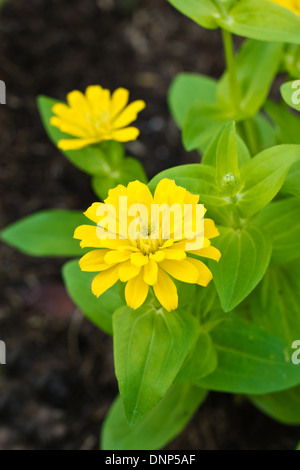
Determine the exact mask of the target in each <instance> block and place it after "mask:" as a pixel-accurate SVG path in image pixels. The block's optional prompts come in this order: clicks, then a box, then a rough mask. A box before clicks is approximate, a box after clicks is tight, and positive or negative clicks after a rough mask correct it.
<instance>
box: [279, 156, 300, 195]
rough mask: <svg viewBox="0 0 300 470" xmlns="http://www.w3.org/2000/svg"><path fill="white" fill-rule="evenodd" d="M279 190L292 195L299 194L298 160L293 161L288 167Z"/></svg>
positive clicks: (299, 172)
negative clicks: (290, 166)
mask: <svg viewBox="0 0 300 470" xmlns="http://www.w3.org/2000/svg"><path fill="white" fill-rule="evenodd" d="M281 192H282V193H285V194H291V195H292V196H300V162H297V163H294V165H293V166H292V168H290V170H289V172H288V174H287V177H286V180H285V182H284V183H283V186H282V188H281Z"/></svg>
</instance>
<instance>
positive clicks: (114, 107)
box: [109, 88, 129, 119]
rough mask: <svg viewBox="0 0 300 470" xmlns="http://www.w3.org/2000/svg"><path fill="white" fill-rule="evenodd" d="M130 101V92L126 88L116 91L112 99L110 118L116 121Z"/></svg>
mask: <svg viewBox="0 0 300 470" xmlns="http://www.w3.org/2000/svg"><path fill="white" fill-rule="evenodd" d="M128 99H129V91H128V90H126V89H125V88H118V89H117V90H116V91H114V93H113V95H112V98H111V105H110V113H109V114H110V118H111V119H114V118H115V117H116V116H117V115H118V114H119V113H120V112H121V111H122V110H123V109H124V108H125V106H126V105H127V103H128Z"/></svg>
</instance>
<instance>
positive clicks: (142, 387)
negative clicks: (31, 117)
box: [1, 0, 300, 450]
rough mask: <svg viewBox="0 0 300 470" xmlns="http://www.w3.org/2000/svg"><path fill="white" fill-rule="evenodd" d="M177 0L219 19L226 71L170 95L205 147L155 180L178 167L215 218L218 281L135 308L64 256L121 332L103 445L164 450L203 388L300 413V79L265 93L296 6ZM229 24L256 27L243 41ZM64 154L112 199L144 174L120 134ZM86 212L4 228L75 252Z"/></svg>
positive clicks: (51, 250) (72, 280)
mask: <svg viewBox="0 0 300 470" xmlns="http://www.w3.org/2000/svg"><path fill="white" fill-rule="evenodd" d="M169 3H171V4H172V5H173V6H174V7H175V8H177V9H178V10H179V11H180V12H182V13H183V14H184V15H186V16H187V17H189V18H191V19H192V20H193V21H195V22H196V23H198V24H199V25H201V26H202V27H205V28H208V29H217V28H221V29H222V36H223V42H224V50H225V61H226V70H225V72H224V73H223V75H222V76H221V78H220V80H218V81H217V80H215V79H212V78H209V77H206V76H204V75H199V74H194V73H182V74H180V75H178V76H177V77H176V78H175V79H174V81H173V83H172V85H171V87H170V90H169V94H168V103H169V107H170V110H171V113H172V115H173V117H174V119H175V121H176V123H177V124H178V126H179V127H180V129H181V130H182V140H183V144H184V147H185V148H186V149H187V150H189V151H190V150H198V151H199V152H200V153H201V154H202V155H203V158H202V163H201V164H199V163H195V164H189V165H181V166H178V167H174V168H170V169H167V170H165V171H163V172H161V173H159V174H158V175H156V176H155V177H154V178H153V179H152V180H151V181H150V183H149V188H150V190H151V191H152V192H154V191H155V188H156V186H157V184H158V182H159V181H161V180H162V179H163V178H169V179H172V180H174V181H175V183H176V184H177V185H179V186H182V187H183V188H186V190H188V191H190V192H191V193H193V194H198V195H199V196H200V198H199V202H200V203H203V204H204V205H205V207H206V208H207V214H206V217H207V218H212V219H213V220H214V221H215V223H216V224H217V226H218V229H219V232H220V235H219V236H218V237H216V238H213V239H212V240H211V242H212V245H213V246H214V247H217V248H218V249H219V250H220V252H221V255H222V256H221V259H220V261H219V262H218V263H216V262H215V261H212V260H206V261H205V260H204V262H205V263H206V264H208V266H209V268H210V270H211V271H212V274H213V281H212V282H211V283H210V284H209V286H208V287H206V288H203V287H200V286H199V285H195V284H194V285H187V284H185V283H183V282H179V281H175V284H176V287H177V290H178V297H179V304H178V308H177V310H175V311H171V312H167V311H166V310H164V309H163V308H162V307H157V305H156V303H155V300H154V299H153V298H152V296H151V292H150V294H149V296H148V298H147V300H146V302H145V303H144V305H142V306H141V307H140V308H138V309H137V310H133V309H131V308H129V307H127V306H125V304H126V301H125V295H124V289H125V285H124V284H123V283H121V282H118V283H116V284H115V285H114V286H113V287H111V288H110V289H108V290H107V291H106V292H105V293H104V294H102V295H101V296H100V297H99V298H96V297H95V296H94V295H93V294H92V292H91V283H92V279H93V277H94V276H95V273H85V272H81V270H80V267H79V264H78V259H75V260H73V261H70V262H68V263H67V264H65V265H64V267H63V278H64V282H65V284H66V287H67V290H68V292H69V295H70V297H71V298H72V299H73V301H74V302H75V304H76V305H77V306H78V308H79V309H80V310H81V311H82V312H83V313H84V314H85V315H86V316H87V318H89V320H90V321H92V322H93V323H94V324H95V325H96V326H98V327H99V328H101V329H102V330H104V331H105V332H107V333H108V334H111V335H113V342H114V362H115V371H116V376H117V379H118V383H119V390H120V396H119V397H118V398H117V399H116V400H115V402H114V403H113V405H112V408H111V410H110V412H109V414H108V416H107V418H106V421H105V423H104V427H103V432H102V439H101V442H102V448H103V449H105V450H139V449H141V450H143V449H144V450H147V449H149V450H151V449H159V448H162V447H163V446H165V445H166V444H167V443H168V442H169V441H170V440H171V439H172V438H174V437H175V436H176V435H177V434H178V433H179V432H180V431H181V430H182V429H183V427H184V426H185V424H186V423H187V422H188V420H189V419H190V418H191V416H192V415H193V413H194V412H195V410H196V409H197V407H198V406H199V405H200V404H201V403H202V402H203V400H204V399H205V397H206V394H207V392H206V391H205V390H216V391H221V392H229V393H242V394H246V395H247V396H248V398H249V400H250V401H251V402H252V403H253V404H254V405H255V406H257V407H258V408H259V409H260V410H262V411H263V412H264V413H266V414H267V415H268V416H270V417H272V418H274V419H276V420H278V421H279V422H282V423H284V424H299V423H300V415H299V403H300V392H299V390H300V389H299V386H300V385H299V384H300V368H299V366H298V367H296V365H295V364H293V362H292V360H291V357H292V354H293V348H292V344H293V342H294V341H295V340H299V339H300V281H299V280H300V263H299V260H300V133H299V129H300V119H299V115H297V113H296V112H295V110H296V111H300V81H299V80H295V81H287V83H285V84H284V85H282V87H281V95H282V98H283V100H284V101H285V103H286V104H287V105H288V106H290V107H291V108H293V109H289V108H288V107H287V106H286V104H285V103H283V102H282V103H281V104H278V103H275V102H272V101H270V100H269V101H268V100H267V98H268V95H269V92H270V90H271V87H272V85H273V82H274V80H275V78H276V75H277V73H278V71H288V73H289V78H288V80H290V79H291V78H292V77H293V76H296V77H297V74H296V72H295V71H296V70H298V65H299V57H298V56H299V46H298V45H297V44H300V16H297V15H295V14H293V13H292V12H291V11H290V10H288V9H287V8H283V7H281V6H279V5H277V4H275V3H274V2H272V1H269V0H239V1H235V0H201V1H200V0H169ZM231 32H232V33H234V34H237V35H241V36H244V37H246V38H249V39H248V40H246V41H244V43H243V44H242V46H241V47H240V49H239V50H238V51H237V52H235V49H234V43H233V40H232V37H231V34H230V33H231ZM284 43H290V44H288V45H284ZM291 43H292V44H291ZM298 75H299V74H298ZM55 103H57V101H56V100H53V99H51V98H48V97H44V96H42V97H39V99H38V106H39V110H40V114H41V117H42V120H43V123H44V127H45V129H46V132H47V134H48V135H49V137H50V139H51V140H52V142H53V143H54V144H55V145H56V146H57V144H58V141H59V140H60V139H63V138H67V137H69V136H67V135H66V134H63V133H61V132H60V131H59V130H58V129H57V128H56V127H53V126H52V125H50V118H51V116H52V107H53V105H54V104H55ZM62 153H63V155H64V156H65V157H66V158H67V159H68V160H69V161H70V162H71V163H73V164H74V165H75V166H76V167H77V168H79V169H80V170H82V171H83V172H85V173H87V174H89V175H90V176H91V184H92V188H93V189H94V192H95V193H96V195H97V196H98V197H99V198H100V199H102V200H104V199H105V198H106V197H107V194H108V191H109V190H110V189H111V188H113V187H115V186H117V185H118V184H123V185H125V186H126V185H127V184H128V183H129V182H130V181H133V180H140V181H142V182H145V183H147V177H146V175H145V172H144V170H143V167H142V165H141V164H140V162H139V161H138V160H136V159H134V158H131V157H125V150H124V146H123V145H122V144H120V143H118V142H113V141H106V142H102V143H99V144H97V145H90V146H88V147H85V148H83V149H81V150H70V151H63V152H62ZM86 223H87V222H86V219H85V218H84V216H83V215H82V214H81V213H80V212H72V211H64V210H50V211H49V210H48V211H43V212H39V213H37V214H34V215H32V216H29V217H26V218H25V219H23V220H21V221H19V222H16V223H15V224H13V225H11V226H9V227H7V228H5V229H4V230H3V231H2V233H1V238H2V240H4V241H5V242H7V243H9V244H10V245H12V246H14V247H16V248H18V249H19V250H21V251H23V252H25V253H28V254H31V255H35V256H64V257H67V256H73V257H79V256H80V255H82V254H83V253H85V252H86V251H85V250H82V249H81V248H80V247H79V243H78V241H75V240H74V239H73V238H72V237H73V232H74V229H75V228H76V227H77V226H79V225H81V224H86ZM228 312H230V313H228Z"/></svg>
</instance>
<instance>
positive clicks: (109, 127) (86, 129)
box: [50, 85, 145, 150]
mask: <svg viewBox="0 0 300 470" xmlns="http://www.w3.org/2000/svg"><path fill="white" fill-rule="evenodd" d="M128 99H129V91H128V90H126V89H125V88H118V89H117V90H116V91H115V92H114V93H113V94H112V96H111V95H110V91H109V90H106V89H104V88H102V87H101V86H99V85H93V86H89V87H87V89H86V91H85V94H83V93H81V91H78V90H74V91H71V92H70V93H69V94H68V95H67V102H68V104H63V103H57V104H55V105H54V106H53V108H52V111H53V113H54V114H55V116H52V117H51V119H50V123H51V124H52V125H53V126H55V127H58V128H59V130H60V131H62V132H64V133H66V134H70V135H71V136H73V137H76V138H75V139H61V140H60V141H59V142H58V147H59V148H60V149H62V150H77V149H81V148H83V147H86V146H87V145H91V144H96V143H97V142H101V141H103V140H117V141H119V142H128V141H130V140H135V139H136V138H137V137H138V135H139V130H138V129H137V128H136V127H126V126H128V125H129V124H131V123H132V122H133V121H135V120H136V118H137V115H138V113H139V112H140V111H142V109H144V108H145V102H144V101H142V100H138V101H134V102H132V103H131V104H129V105H128V106H127V103H128Z"/></svg>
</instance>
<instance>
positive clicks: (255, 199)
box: [236, 145, 300, 217]
mask: <svg viewBox="0 0 300 470" xmlns="http://www.w3.org/2000/svg"><path fill="white" fill-rule="evenodd" d="M297 161H300V146H299V145H277V146H275V147H271V148H269V149H267V150H264V151H263V152H261V153H259V154H258V155H256V157H254V158H252V159H251V160H250V161H249V162H248V163H245V165H243V166H242V168H241V169H240V171H241V182H242V183H244V187H243V188H242V190H241V191H240V192H239V193H238V194H237V195H236V198H237V207H238V209H239V211H240V212H241V215H242V216H244V217H250V216H252V215H254V214H255V213H256V212H259V211H260V210H262V209H263V208H264V207H265V206H266V205H267V204H268V203H269V202H270V201H271V200H272V199H273V198H274V197H275V196H276V194H277V193H278V191H279V190H280V188H281V186H282V185H283V183H284V180H285V178H286V176H287V173H288V171H289V169H290V167H291V166H292V165H293V163H295V162H297Z"/></svg>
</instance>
